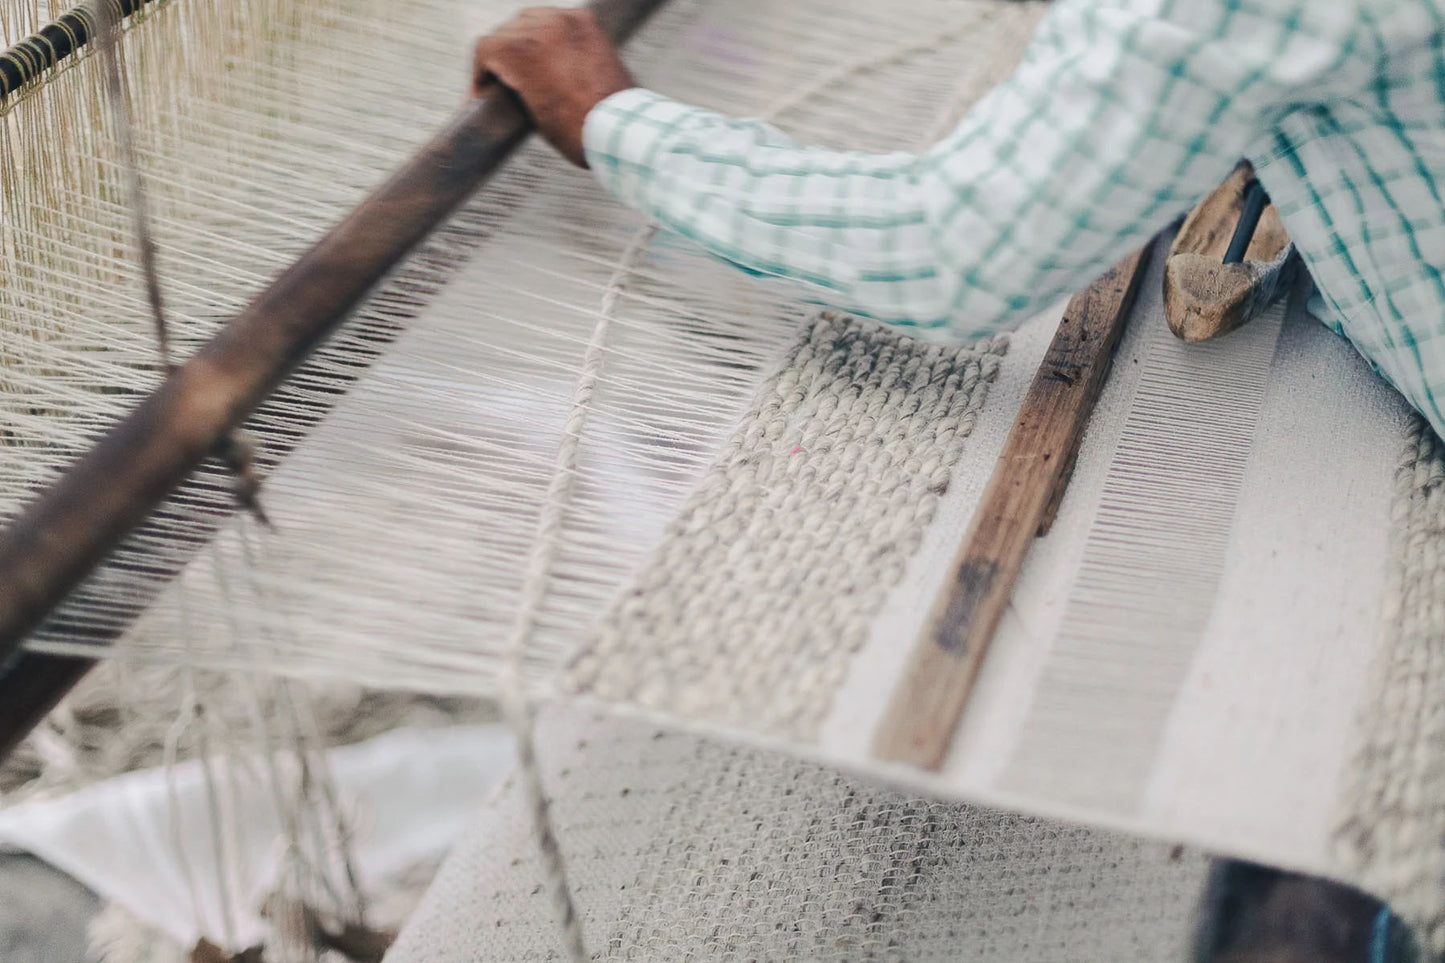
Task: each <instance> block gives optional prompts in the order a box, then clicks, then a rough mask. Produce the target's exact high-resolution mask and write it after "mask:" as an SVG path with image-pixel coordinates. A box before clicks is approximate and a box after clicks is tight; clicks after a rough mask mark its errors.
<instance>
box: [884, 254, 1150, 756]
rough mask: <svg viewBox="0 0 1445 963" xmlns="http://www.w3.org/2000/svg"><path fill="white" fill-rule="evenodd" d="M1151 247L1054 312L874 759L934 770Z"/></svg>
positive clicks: (1041, 521) (1083, 421)
mask: <svg viewBox="0 0 1445 963" xmlns="http://www.w3.org/2000/svg"><path fill="white" fill-rule="evenodd" d="M1152 246H1153V242H1152V241H1151V242H1150V243H1149V244H1148V245H1145V247H1144V248H1143V249H1142V250H1140V251H1138V252H1137V253H1135V254H1132V255H1130V256H1129V257H1127V258H1125V259H1124V260H1123V261H1120V262H1119V263H1118V264H1117V265H1115V266H1114V268H1113V269H1112V270H1110V271H1109V272H1108V273H1107V274H1105V275H1104V276H1103V277H1101V278H1100V279H1099V280H1098V281H1096V282H1094V283H1093V284H1091V285H1090V286H1089V287H1088V288H1086V289H1085V290H1084V291H1082V292H1080V293H1079V294H1077V295H1075V296H1074V298H1073V300H1071V301H1070V302H1069V305H1068V307H1067V308H1066V309H1065V310H1064V318H1063V320H1062V321H1060V322H1059V328H1058V332H1057V333H1056V334H1055V335H1054V340H1053V342H1052V343H1050V345H1049V349H1048V352H1047V354H1045V356H1044V361H1043V364H1041V365H1040V366H1039V370H1038V373H1037V374H1035V375H1034V380H1033V383H1032V384H1031V385H1030V387H1029V391H1028V394H1027V395H1026V396H1025V397H1024V402H1023V407H1022V408H1021V409H1020V410H1019V414H1018V417H1017V418H1016V419H1015V420H1014V425H1013V430H1012V431H1011V432H1010V433H1009V437H1008V441H1007V442H1005V444H1004V449H1003V452H1002V454H1000V455H999V459H998V463H997V464H996V465H995V466H994V470H993V474H992V476H990V478H989V483H988V487H987V488H986V489H985V490H984V493H983V498H982V500H981V501H980V503H979V506H978V509H977V511H976V512H975V514H974V519H973V523H972V525H971V527H970V529H969V532H968V535H967V537H966V538H965V539H964V541H963V544H962V547H961V549H960V551H959V554H958V556H957V558H956V560H955V561H954V563H953V567H952V569H951V571H952V574H951V576H950V578H949V580H948V582H947V583H946V586H945V589H944V592H943V595H942V597H941V598H940V599H939V601H938V604H937V605H936V606H935V608H934V611H933V612H932V614H931V615H930V616H929V619H928V622H927V623H926V627H925V629H924V632H923V636H922V638H920V639H919V640H918V641H917V643H916V644H915V647H914V650H913V654H912V656H911V659H910V662H909V664H908V667H907V668H906V669H905V670H904V674H903V677H902V680H901V681H900V683H899V685H898V687H897V688H896V689H895V690H894V693H893V696H892V698H891V699H890V701H889V705H888V708H887V709H886V710H885V712H884V715H883V719H882V721H881V722H880V723H879V726H878V729H877V732H876V734H875V737H874V742H873V752H874V755H875V756H877V757H878V758H880V759H885V760H890V761H896V762H905V763H910V764H912V765H915V766H919V767H922V768H924V769H937V768H938V767H939V766H941V765H942V763H943V759H944V756H945V755H946V754H947V752H948V747H949V744H950V743H951V742H952V740H953V733H954V730H955V729H957V728H958V721H959V719H960V717H961V716H962V715H963V707H964V703H965V702H966V701H967V699H968V696H969V693H970V692H971V691H972V689H973V684H974V681H975V680H976V679H977V677H978V671H979V668H980V667H981V666H982V664H983V657H984V653H985V652H986V651H987V649H988V645H989V642H990V641H991V640H992V638H993V634H994V631H995V630H996V629H997V628H998V623H999V619H1000V618H1001V617H1002V615H1003V612H1004V608H1005V607H1006V606H1007V605H1008V600H1009V596H1010V595H1011V594H1012V593H1013V586H1014V582H1015V581H1016V580H1017V579H1018V574H1019V571H1020V569H1022V567H1023V561H1024V556H1025V555H1026V554H1028V550H1029V546H1030V545H1031V544H1032V543H1033V540H1034V538H1035V536H1037V535H1041V534H1044V533H1045V532H1047V530H1048V528H1049V526H1050V525H1051V524H1052V523H1053V518H1054V514H1055V513H1056V512H1057V510H1058V504H1059V500H1060V498H1061V497H1062V495H1063V490H1064V486H1065V485H1067V484H1068V480H1069V475H1070V473H1071V472H1072V471H1073V467H1074V460H1075V457H1076V456H1077V454H1078V450H1079V444H1080V443H1081V442H1082V441H1083V437H1084V429H1085V428H1086V427H1087V426H1088V423H1089V416H1090V414H1092V412H1093V410H1094V404H1095V402H1097V401H1098V399H1099V394H1100V393H1101V392H1102V391H1103V389H1104V382H1105V379H1106V377H1107V375H1108V373H1109V368H1110V366H1111V364H1112V362H1113V358H1114V350H1115V349H1116V348H1117V347H1118V345H1119V340H1120V338H1122V337H1123V334H1124V327H1125V324H1126V323H1127V321H1128V316H1129V311H1130V309H1131V308H1132V307H1133V304H1134V299H1135V297H1136V295H1137V294H1138V291H1139V284H1140V282H1141V280H1142V279H1143V276H1144V273H1145V266H1146V265H1147V263H1148V253H1149V251H1150V249H1151V248H1152Z"/></svg>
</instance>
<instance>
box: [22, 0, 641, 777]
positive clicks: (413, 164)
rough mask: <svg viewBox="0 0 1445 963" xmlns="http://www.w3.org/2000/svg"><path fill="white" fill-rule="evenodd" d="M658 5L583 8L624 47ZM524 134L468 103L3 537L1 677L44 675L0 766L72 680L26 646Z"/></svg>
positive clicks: (517, 110)
mask: <svg viewBox="0 0 1445 963" xmlns="http://www.w3.org/2000/svg"><path fill="white" fill-rule="evenodd" d="M662 3H663V0H595V2H594V3H592V4H591V8H592V9H593V11H594V12H595V13H596V14H597V16H598V19H599V20H600V21H601V23H602V26H603V28H604V29H605V30H606V32H607V34H608V36H610V37H611V38H612V39H613V40H614V42H617V43H621V42H623V41H624V40H626V39H627V38H628V37H629V36H631V35H632V33H634V32H635V31H636V30H637V28H638V27H640V26H641V25H642V23H643V22H644V21H645V20H646V19H647V17H648V16H649V15H651V14H652V13H653V11H655V10H656V9H657V8H658V7H660V6H661V5H662ZM531 129H532V125H531V121H530V119H529V118H528V116H527V114H526V111H525V110H523V108H522V106H521V104H520V102H519V101H518V100H517V99H516V97H515V96H513V95H512V94H511V93H510V92H505V91H504V92H499V93H498V94H495V95H493V96H490V97H487V98H484V99H480V100H475V101H472V102H470V103H468V104H467V105H466V106H465V107H464V108H462V110H461V111H460V112H459V113H458V114H457V115H456V116H455V117H454V118H453V120H452V121H451V123H450V124H449V125H448V126H447V127H446V128H445V129H444V130H443V131H442V132H441V133H440V134H438V135H437V136H436V137H434V138H433V139H432V140H431V142H430V143H428V144H427V145H426V146H424V147H423V148H421V150H419V151H418V152H417V153H416V154H415V155H414V156H413V157H412V158H411V159H410V160H409V161H408V162H407V163H406V164H405V165H404V166H403V167H402V168H401V169H400V170H398V171H397V172H396V173H395V174H394V175H393V176H392V177H391V179H390V180H388V181H387V182H386V183H385V184H383V185H382V186H381V187H380V188H378V189H377V190H376V191H374V192H373V193H372V194H371V195H370V196H369V197H367V198H366V199H365V200H364V201H362V202H361V204H360V205H358V206H357V208H356V209H355V210H354V211H352V212H351V214H350V215H348V216H347V217H346V218H345V219H344V220H343V221H341V223H339V224H337V225H336V226H335V227H333V228H332V229H331V230H330V231H329V232H327V234H326V235H325V236H324V237H322V238H321V240H319V241H318V242H317V243H316V244H315V245H314V246H313V247H312V248H311V249H310V250H309V251H307V252H306V253H305V254H304V255H302V256H301V258H300V259H299V260H297V261H296V262H295V263H294V264H293V265H292V266H291V267H290V268H288V269H287V270H286V271H285V272H283V273H282V274H281V276H280V277H278V278H277V279H276V280H275V281H273V282H272V283H271V285H270V286H269V287H268V288H267V289H266V290H265V291H263V292H262V293H261V294H260V295H259V296H258V297H256V299H255V300H253V301H252V302H251V303H250V304H248V305H247V306H246V307H245V308H243V309H242V310H241V312H240V314H238V315H237V316H236V317H235V318H233V319H232V320H231V321H230V322H228V323H227V324H226V326H225V327H224V328H222V329H221V331H220V332H219V333H218V334H217V335H216V336H215V337H214V338H212V339H211V341H210V342H208V343H207V344H206V345H205V346H204V347H202V348H201V349H200V351H198V352H197V353H196V354H195V355H194V356H193V357H192V358H191V359H190V360H189V361H187V362H186V363H185V364H183V365H181V366H180V367H179V368H177V369H176V370H175V371H173V372H172V373H171V374H170V375H169V376H168V377H167V378H166V380H165V381H164V382H163V383H162V384H161V386H160V387H159V388H158V389H157V390H156V391H155V392H153V393H152V394H151V395H150V396H149V397H147V398H146V399H145V400H144V401H142V402H141V404H140V405H139V406H138V407H137V408H136V409H135V410H134V411H133V412H131V413H130V414H129V415H127V416H126V417H125V418H124V419H122V420H121V421H120V422H119V423H118V424H117V425H116V426H115V427H114V428H112V429H111V430H110V431H109V432H107V433H106V434H105V435H104V436H103V437H102V438H101V439H100V440H99V441H98V442H97V443H96V444H95V446H94V447H92V448H91V449H90V451H88V452H87V453H86V454H84V455H83V456H81V457H80V458H79V459H78V460H77V461H76V462H74V463H73V464H72V465H71V466H70V468H69V469H68V470H67V471H66V472H65V473H64V474H63V475H62V476H61V477H60V479H59V480H58V481H57V482H56V483H55V484H53V485H52V486H50V488H48V489H47V490H46V491H45V492H43V493H42V494H41V495H40V496H39V497H38V498H37V499H36V500H35V501H34V502H32V503H31V504H30V505H28V506H27V507H26V509H25V510H24V511H23V512H22V513H21V514H20V515H19V516H18V517H16V518H15V519H14V520H13V521H12V522H11V523H10V525H9V527H7V528H6V529H5V530H4V531H3V532H0V674H3V675H6V676H10V677H12V678H14V677H15V676H14V669H15V668H16V667H17V666H29V667H30V668H31V669H34V668H35V667H37V666H38V667H41V668H44V669H45V670H46V672H47V673H48V676H47V679H48V681H46V683H45V688H44V691H43V692H38V693H36V694H35V697H34V698H30V699H27V700H26V701H27V703H28V705H29V708H28V709H27V710H26V711H25V712H22V713H18V715H19V718H15V719H13V720H12V719H10V718H8V717H7V714H0V727H3V726H8V725H11V724H12V723H13V726H14V728H12V729H9V730H6V729H3V728H0V758H3V755H4V753H5V752H6V751H8V750H9V749H10V748H12V747H13V746H14V745H15V744H16V743H17V742H19V741H20V739H22V738H24V735H25V733H26V732H28V731H29V728H30V727H31V726H33V725H34V723H35V722H37V721H38V720H39V718H40V717H41V716H43V714H44V710H45V709H48V708H49V707H50V706H53V705H54V704H55V703H56V702H58V701H59V700H60V698H61V697H62V696H63V695H64V693H65V691H67V690H68V688H69V687H70V685H72V684H73V683H74V682H75V681H76V679H78V678H79V674H78V673H77V672H76V670H75V665H74V663H75V660H73V659H63V660H56V661H55V662H54V663H53V664H52V663H51V662H49V661H47V657H44V656H39V655H36V654H22V653H21V651H20V647H21V645H22V643H23V642H24V640H25V638H26V637H27V636H28V635H29V634H30V633H31V632H32V631H34V630H35V628H36V627H37V626H39V625H40V623H41V622H42V621H43V620H44V619H45V618H46V617H47V616H48V615H49V614H50V613H51V612H53V611H54V610H55V609H56V608H57V607H58V606H59V605H60V603H61V602H62V601H64V599H65V598H66V597H67V596H68V595H69V594H70V592H71V591H72V590H73V589H75V587H76V586H77V585H79V584H80V583H81V582H82V581H83V580H84V579H85V578H86V576H87V575H89V574H90V572H91V571H93V570H94V569H95V568H96V566H97V565H99V564H100V562H101V561H102V560H103V559H105V558H106V556H107V555H108V554H109V553H110V552H111V551H112V550H113V549H114V548H115V547H116V545H117V544H118V543H119V542H120V541H121V539H123V538H124V537H125V536H126V535H127V534H129V533H130V532H131V531H133V530H134V529H135V528H136V527H137V526H138V525H139V524H140V523H141V522H142V521H144V520H145V519H146V517H147V516H148V515H149V514H150V513H151V512H152V511H153V510H154V509H155V508H156V507H157V506H158V505H159V504H160V503H161V502H162V501H163V500H164V499H165V498H166V497H167V495H169V494H170V493H171V492H172V491H174V490H175V489H176V488H177V487H178V486H179V485H180V484H181V483H182V482H183V481H184V480H185V479H186V478H187V477H188V476H189V475H190V474H191V473H192V472H193V471H194V470H195V469H196V468H197V467H198V466H199V465H200V464H201V463H202V462H203V461H204V460H205V459H206V458H207V456H208V455H210V454H211V453H212V452H213V451H214V450H215V449H216V446H217V445H218V443H219V442H220V441H221V440H222V439H224V438H225V437H227V436H228V435H229V434H230V433H231V432H232V431H233V430H235V429H236V428H238V427H239V426H240V425H241V423H242V422H243V421H245V419H246V418H247V417H248V416H249V415H250V414H251V413H252V412H254V411H255V410H256V408H257V407H258V406H259V405H260V404H261V403H262V402H263V401H264V400H265V399H266V397H267V396H268V395H269V394H270V393H271V392H272V391H273V390H274V389H275V387H276V386H277V385H278V384H280V383H281V381H282V380H284V379H285V377H286V376H287V375H288V374H289V373H290V372H291V371H292V370H293V369H294V368H295V367H296V366H297V365H299V364H300V363H301V362H302V361H304V360H305V359H306V357H307V356H308V355H309V354H310V353H311V352H312V351H313V350H314V349H315V348H316V347H317V346H318V345H320V344H321V343H322V342H323V341H325V340H326V338H327V337H328V336H329V335H330V334H331V333H332V332H333V331H334V330H335V329H336V328H337V327H338V326H339V325H340V324H341V322H342V321H343V320H345V318H346V317H347V316H348V315H349V314H350V313H351V311H352V310H353V309H354V308H355V307H356V306H357V305H358V304H359V303H360V302H361V301H362V300H363V298H365V296H366V295H367V294H368V292H370V291H371V289H372V288H373V287H374V286H375V285H376V284H377V283H378V282H379V281H380V280H381V279H382V278H383V276H385V275H386V274H387V272H388V271H390V270H391V269H392V268H393V267H395V266H396V265H397V264H398V263H399V262H400V261H401V260H402V259H403V258H404V257H405V256H406V255H407V254H408V253H409V252H410V251H411V250H412V249H413V248H414V247H416V245H417V244H418V243H420V242H421V241H422V240H423V239H424V238H425V237H426V236H427V235H428V234H429V233H431V231H433V230H434V229H435V228H436V227H437V226H439V225H440V224H441V223H442V221H443V220H445V218H446V217H447V216H448V215H450V214H451V213H452V212H453V211H454V210H455V209H456V208H457V207H458V206H459V205H461V203H462V202H463V201H464V200H466V199H467V198H468V197H469V196H470V195H471V194H472V193H473V192H474V191H475V190H476V189H477V188H478V187H479V186H480V185H481V184H482V183H483V182H484V181H486V180H487V178H489V177H490V176H491V175H492V174H493V173H495V172H496V170H497V169H498V168H499V167H500V166H501V164H502V163H503V161H505V160H506V158H507V157H508V156H509V155H510V154H511V152H512V151H513V150H515V149H516V147H517V146H518V145H519V144H520V143H521V142H522V141H523V140H524V139H525V138H526V136H527V134H528V133H530V132H531ZM37 684H39V683H37ZM21 730H23V731H21Z"/></svg>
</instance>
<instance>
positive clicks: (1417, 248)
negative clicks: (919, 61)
mask: <svg viewBox="0 0 1445 963" xmlns="http://www.w3.org/2000/svg"><path fill="white" fill-rule="evenodd" d="M585 142H586V148H587V157H588V160H589V162H590V163H591V166H592V169H593V170H594V171H595V172H596V174H597V176H598V177H599V178H600V179H601V180H602V182H603V183H604V184H605V185H606V186H607V187H608V188H609V189H610V190H612V191H613V192H614V193H615V194H616V195H617V196H618V197H619V198H620V199H621V200H623V201H624V202H625V203H628V204H630V205H632V206H634V207H636V208H638V209H640V210H642V211H644V212H646V213H648V214H650V215H652V216H653V217H655V218H657V219H658V220H659V221H661V222H662V224H664V225H665V226H667V227H669V228H671V229H673V230H675V231H678V232H680V233H682V234H684V235H686V236H688V237H690V238H692V239H694V240H696V241H697V242H698V243H700V244H701V245H702V246H704V247H705V248H707V249H708V250H710V251H712V252H713V253H715V254H717V255H719V256H721V257H723V258H726V259H728V260H730V261H732V262H734V263H736V264H738V265H739V266H741V267H743V268H746V269H748V270H751V271H755V272H759V273H763V274H769V275H778V276H782V277H787V278H792V279H795V280H796V281H798V282H799V283H801V284H802V285H804V286H806V288H808V289H810V290H809V294H810V295H811V297H812V298H813V299H815V300H819V301H822V302H824V303H828V304H832V305H835V306H837V307H840V308H845V309H848V310H852V311H856V312H860V313H863V314H867V315H871V316H873V317H875V318H879V319H881V320H884V321H889V322H894V323H898V324H911V325H926V326H938V325H949V326H951V327H953V328H955V329H956V330H958V331H959V333H961V334H969V335H971V334H982V333H986V332H989V331H993V330H996V329H998V328H1000V327H1004V326H1007V325H1009V324H1010V323H1016V322H1017V321H1019V320H1021V319H1022V318H1024V317H1027V316H1028V315H1029V314H1030V313H1032V312H1037V311H1039V310H1042V309H1043V308H1044V307H1046V306H1047V305H1048V304H1049V303H1050V302H1052V301H1054V300H1055V299H1057V298H1059V297H1060V296H1062V295H1065V294H1068V293H1070V292H1072V291H1075V290H1077V289H1079V288H1081V287H1083V286H1084V285H1086V284H1088V283H1089V282H1090V281H1091V280H1092V279H1093V278H1094V277H1096V276H1097V275H1098V274H1099V273H1100V272H1101V271H1103V270H1104V269H1105V268H1106V267H1107V266H1108V265H1110V264H1111V263H1113V262H1114V261H1116V260H1117V259H1119V258H1120V257H1122V256H1124V255H1125V254H1127V253H1128V252H1129V251H1130V250H1132V249H1133V248H1135V247H1137V246H1138V245H1140V244H1141V243H1143V242H1144V241H1145V240H1146V239H1147V238H1148V237H1150V236H1151V235H1152V234H1154V233H1155V232H1156V231H1158V230H1160V229H1161V228H1163V227H1165V226H1167V225H1168V224H1169V222H1170V221H1171V220H1173V219H1174V218H1175V217H1176V216H1177V215H1179V214H1180V213H1181V212H1183V211H1184V210H1186V209H1187V208H1189V207H1190V206H1191V205H1192V204H1194V203H1195V202H1196V201H1198V199H1199V198H1200V197H1202V196H1203V195H1204V194H1205V193H1207V192H1208V191H1210V190H1212V189H1213V188H1214V187H1215V186H1217V185H1218V184H1219V182H1220V181H1221V180H1222V179H1223V178H1224V177H1225V176H1226V175H1227V174H1228V172H1229V170H1230V168H1231V167H1232V166H1233V165H1234V163H1235V161H1236V160H1237V159H1238V158H1239V157H1248V158H1250V159H1251V160H1252V161H1253V162H1254V165H1255V168H1256V170H1257V172H1258V176H1259V178H1260V180H1261V181H1262V182H1263V183H1264V185H1265V187H1266V188H1267V189H1268V191H1269V193H1270V196H1271V198H1272V199H1273V200H1274V203H1275V205H1276V207H1277V208H1278V209H1279V212H1280V215H1281V216H1282V218H1283V220H1284V223H1285V225H1286V226H1287V227H1288V229H1289V231H1290V234H1291V236H1292V237H1293V239H1294V241H1295V243H1296V244H1297V246H1298V247H1299V250H1300V252H1301V253H1302V254H1303V256H1304V259H1305V262H1306V264H1307V265H1308V266H1309V269H1310V271H1311V273H1312V274H1313V276H1314V279H1315V282H1316V286H1317V288H1318V291H1319V295H1320V297H1319V298H1317V299H1316V305H1317V306H1318V308H1319V310H1320V312H1321V314H1322V316H1323V317H1325V319H1326V320H1327V321H1328V322H1329V323H1330V324H1331V325H1332V326H1334V327H1335V328H1336V329H1337V330H1339V331H1340V332H1341V333H1342V334H1344V335H1345V336H1346V337H1347V338H1349V339H1350V340H1351V341H1352V342H1353V343H1354V344H1355V346H1356V347H1357V348H1358V349H1359V350H1360V352H1361V353H1363V354H1364V355H1365V357H1367V358H1369V359H1370V360H1371V361H1372V362H1373V363H1374V364H1375V366H1376V368H1377V369H1378V370H1379V371H1380V372H1382V373H1383V374H1384V375H1385V376H1386V377H1388V378H1389V379H1390V380H1391V381H1392V382H1393V383H1394V384H1395V385H1396V387H1398V388H1399V389H1400V391H1402V392H1403V393H1404V394H1405V396H1406V397H1407V398H1408V399H1409V400H1410V401H1411V402H1412V403H1413V404H1414V405H1415V406H1416V407H1417V408H1419V409H1420V410H1421V411H1422V412H1423V413H1424V414H1425V415H1426V416H1427V417H1428V418H1429V419H1430V421H1431V422H1432V424H1433V425H1434V426H1435V430H1436V431H1437V432H1441V433H1442V434H1445V413H1442V408H1445V281H1442V278H1441V269H1442V267H1445V203H1442V198H1441V189H1442V187H1441V185H1442V181H1445V6H1442V0H1056V3H1055V4H1054V6H1053V7H1052V8H1051V10H1050V11H1049V13H1048V15H1047V17H1046V18H1045V20H1044V21H1043V23H1042V25H1041V26H1040V29H1039V32H1038V34H1037V36H1035V38H1034V40H1033V42H1032V44H1031V45H1030V47H1029V49H1028V51H1027V53H1026V55H1025V58H1024V61H1023V63H1022V64H1021V65H1020V67H1019V68H1018V70H1017V71H1016V72H1015V73H1014V75H1013V76H1012V77H1010V78H1009V79H1008V80H1007V81H1005V82H1004V83H1003V84H1001V85H1000V86H999V87H997V88H996V89H995V90H993V91H992V92H991V93H990V94H989V95H988V96H987V97H985V98H984V99H983V100H982V101H981V102H980V103H979V104H978V105H977V106H976V107H975V108H974V109H973V110H971V111H970V112H969V113H968V115H967V116H966V117H964V119H963V120H962V122H961V123H960V124H959V125H958V127H957V128H956V129H955V130H954V131H953V132H952V133H951V134H949V135H948V136H947V137H945V138H944V139H943V140H942V141H941V142H940V143H938V144H937V145H936V146H935V147H933V148H932V149H931V150H929V151H927V152H926V153H924V154H921V155H914V154H904V153H895V154H882V155H879V154H863V153H857V152H839V151H831V150H822V149H816V148H808V147H801V146H798V145H797V144H795V143H794V142H792V141H791V140H789V139H788V138H787V137H786V136H784V135H783V134H781V133H779V132H778V131H777V130H775V129H773V128H771V127H768V126H767V125H765V124H762V123H759V122H756V121H747V120H733V119H729V118H726V117H722V116H720V115H718V114H716V113H713V112H710V111H706V110H701V109H697V108H693V107H688V106H685V105H683V104H680V103H677V102H676V101H673V100H669V99H668V98H666V97H663V96H660V95H658V94H656V93H652V92H649V91H646V90H641V89H634V90H628V91H624V92H622V93H619V94H616V95H614V96H612V97H610V98H608V99H607V100H605V101H603V102H602V103H601V104H599V105H598V106H597V107H596V108H595V109H594V110H593V111H592V113H591V114H590V115H589V116H588V118H587V124H586V128H585Z"/></svg>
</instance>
